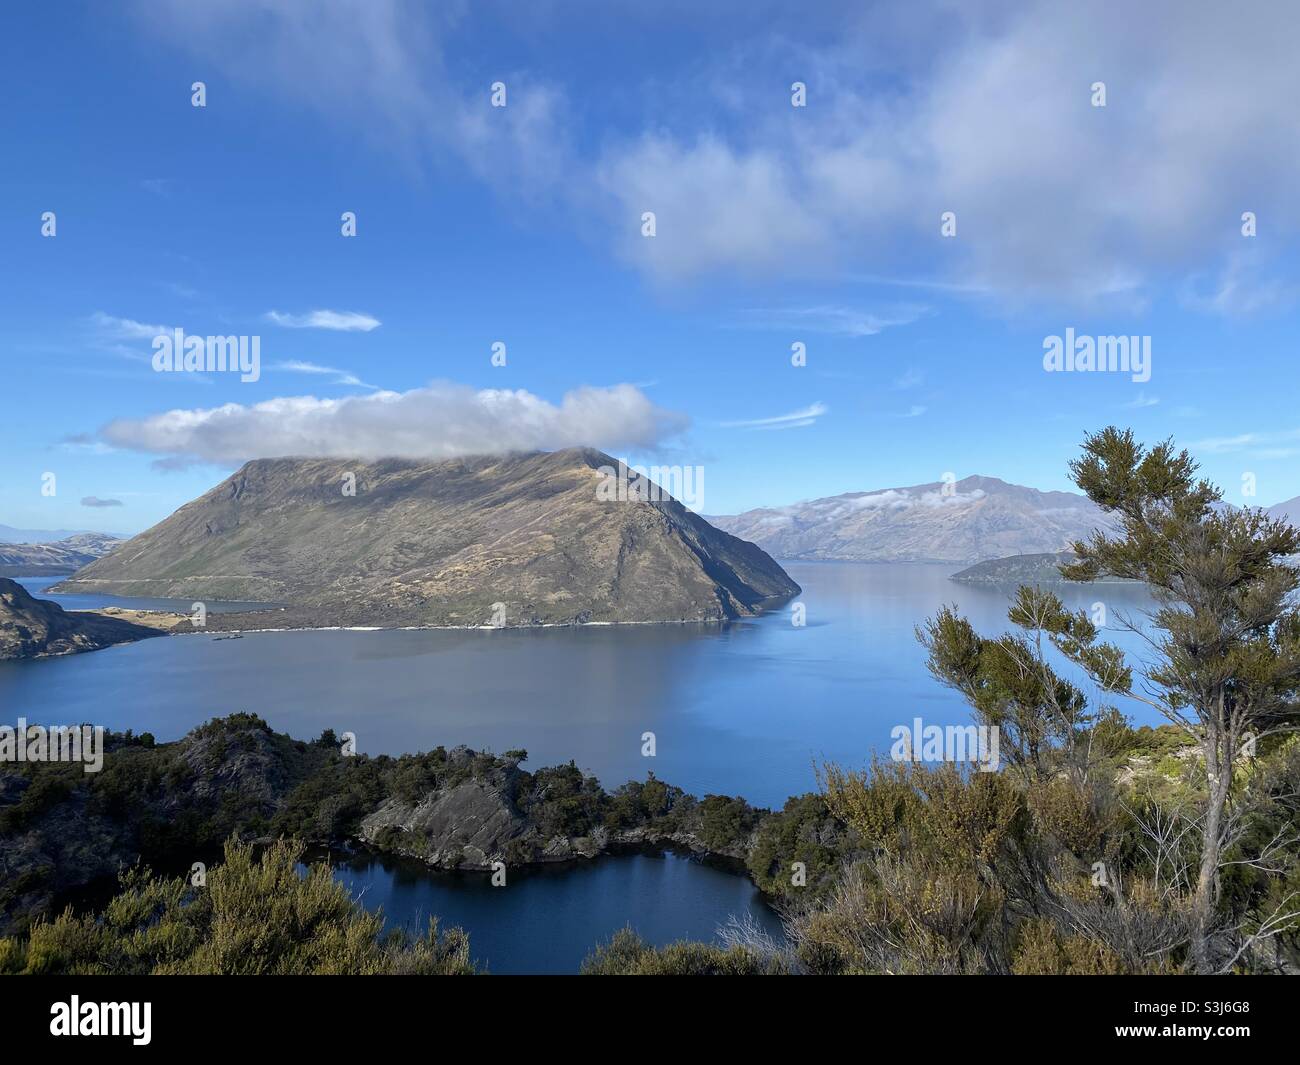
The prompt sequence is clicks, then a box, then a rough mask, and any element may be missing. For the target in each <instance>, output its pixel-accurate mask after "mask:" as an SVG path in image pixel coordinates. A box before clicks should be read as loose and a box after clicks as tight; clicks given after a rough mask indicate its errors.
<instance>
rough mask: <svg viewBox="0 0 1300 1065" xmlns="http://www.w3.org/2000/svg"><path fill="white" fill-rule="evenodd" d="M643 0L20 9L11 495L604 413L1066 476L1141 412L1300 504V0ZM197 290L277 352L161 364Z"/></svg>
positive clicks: (908, 459) (819, 463)
mask: <svg viewBox="0 0 1300 1065" xmlns="http://www.w3.org/2000/svg"><path fill="white" fill-rule="evenodd" d="M616 6H617V7H618V11H617V13H614V12H612V11H611V10H610V7H611V5H608V4H595V3H591V4H588V3H581V2H575V3H569V4H562V5H561V4H549V3H536V4H531V5H526V7H527V10H521V5H517V4H504V3H500V4H498V3H491V2H488V3H476V4H473V5H468V4H466V5H456V4H447V5H443V4H439V5H424V4H409V3H396V2H388V0H370V2H367V3H334V4H328V5H320V4H315V3H311V4H308V3H305V2H296V0H285V2H284V3H281V4H265V3H259V2H254V0H221V2H215V0H214V2H209V3H204V4H197V5H196V4H186V3H180V2H179V0H178V2H175V3H172V2H147V3H146V2H141V3H130V4H125V5H121V6H118V5H112V6H110V5H93V4H76V3H66V2H62V0H58V2H52V3H49V4H45V5H39V6H37V5H25V6H23V7H21V8H16V9H15V10H14V11H12V12H10V13H9V14H8V16H7V20H6V23H7V24H6V34H5V39H4V40H3V42H0V70H3V74H0V78H3V81H4V90H5V97H6V100H7V105H6V107H5V108H4V111H3V114H0V143H3V145H4V153H3V159H4V165H3V166H2V167H0V184H3V188H4V195H3V209H0V271H2V276H3V277H4V279H5V280H4V285H3V286H0V312H2V314H3V318H2V319H0V320H2V322H3V325H2V326H0V359H2V360H3V367H2V368H3V378H2V379H3V381H4V392H5V398H4V402H3V407H2V409H3V411H4V418H3V422H2V423H0V445H2V446H3V455H4V461H3V463H0V523H5V524H9V525H15V526H20V527H35V528H95V529H105V530H109V531H117V532H127V533H133V532H137V531H140V530H141V529H143V528H145V527H147V526H149V525H151V524H153V523H154V522H156V521H158V520H161V519H162V518H163V517H165V516H166V515H167V514H169V513H170V512H171V511H172V510H174V509H175V508H176V507H177V506H179V505H180V504H182V503H184V502H186V501H187V500H189V499H191V498H193V497H195V496H196V495H199V494H200V493H202V492H203V491H206V490H207V489H208V488H210V487H211V486H212V485H214V484H215V483H217V482H218V481H219V480H221V479H222V478H223V477H224V476H226V475H227V474H228V473H229V472H230V471H231V470H232V469H233V468H234V467H235V466H237V465H238V462H239V461H240V460H242V459H243V458H251V457H259V456H262V455H266V454H284V453H328V454H339V453H354V454H358V455H361V456H363V457H364V456H367V455H371V454H383V453H405V454H413V455H417V454H418V455H427V456H429V457H437V456H439V455H444V454H460V453H465V452H466V451H474V450H478V451H482V450H488V449H491V448H496V447H504V446H507V445H512V446H513V445H519V446H539V447H553V446H564V445H566V444H568V443H574V442H586V443H590V444H593V445H596V446H601V447H604V448H605V449H606V450H609V451H611V452H612V453H616V454H619V455H622V456H626V457H628V458H629V459H631V460H632V461H636V462H643V463H647V464H649V463H652V462H658V463H668V464H692V465H699V466H702V467H703V468H704V469H705V471H706V481H705V492H704V497H705V498H704V508H703V509H704V510H705V511H706V512H708V513H729V512H735V511H738V510H742V509H747V508H750V507H754V506H761V505H776V504H783V503H789V502H793V501H795V500H798V499H805V498H811V497H815V496H819V495H830V494H835V493H838V492H844V491H853V490H866V489H875V488H887V487H894V486H901V485H909V484H916V483H926V482H932V481H936V480H939V479H940V478H941V477H942V476H943V475H944V474H945V473H947V472H950V471H951V472H953V473H955V474H956V475H957V476H958V477H964V476H967V475H969V474H974V473H979V474H984V475H990V476H997V477H1002V478H1004V479H1006V480H1010V481H1015V482H1019V483H1024V484H1030V485H1033V486H1035V487H1039V488H1043V489H1049V488H1066V487H1069V485H1068V480H1067V474H1066V468H1065V464H1066V462H1067V461H1068V459H1070V458H1071V457H1073V456H1074V455H1075V454H1076V453H1077V449H1078V444H1079V442H1080V440H1081V439H1082V436H1083V434H1084V432H1085V431H1088V430H1094V429H1098V428H1101V427H1102V426H1104V425H1106V424H1110V423H1118V424H1123V425H1129V426H1132V427H1133V428H1134V430H1135V431H1137V433H1138V434H1139V436H1140V437H1142V438H1143V439H1146V440H1148V441H1153V440H1156V439H1159V438H1162V437H1164V436H1167V435H1172V436H1173V437H1174V438H1175V439H1176V440H1177V441H1178V442H1179V443H1182V444H1185V445H1186V446H1189V447H1191V448H1192V450H1193V452H1194V453H1195V454H1196V455H1197V457H1198V458H1199V459H1200V460H1201V461H1202V463H1203V466H1204V469H1205V471H1206V473H1207V474H1208V475H1209V476H1210V477H1212V478H1213V479H1215V480H1216V481H1218V482H1219V483H1220V484H1222V485H1223V486H1224V487H1225V489H1226V490H1227V498H1229V499H1230V500H1232V501H1234V502H1248V503H1256V504H1261V505H1269V504H1273V503H1276V502H1279V501H1281V500H1284V499H1288V498H1290V497H1293V496H1296V495H1300V462H1298V461H1297V460H1298V459H1300V416H1297V412H1296V402H1295V399H1296V388H1295V382H1296V380H1297V371H1296V362H1297V359H1296V347H1295V339H1294V338H1295V326H1296V322H1297V316H1296V294H1297V292H1300V284H1298V282H1297V271H1296V266H1297V262H1296V251H1295V249H1296V241H1295V237H1296V231H1297V228H1300V193H1297V192H1296V190H1297V189H1300V173H1298V171H1300V151H1298V150H1297V149H1298V148H1300V117H1297V113H1296V111H1295V108H1294V101H1295V100H1296V99H1297V98H1300V64H1296V63H1295V62H1294V55H1295V53H1296V49H1297V45H1298V44H1300V41H1298V40H1297V37H1300V28H1298V26H1297V23H1296V20H1295V19H1294V18H1293V17H1292V16H1291V15H1289V14H1288V13H1287V10H1286V6H1285V5H1282V4H1264V3H1260V4H1249V3H1248V4H1244V5H1234V7H1233V9H1232V11H1231V12H1228V13H1224V12H1222V11H1221V10H1220V6H1219V5H1217V4H1209V3H1205V4H1201V3H1193V4H1185V3H1180V4H1176V5H1175V4H1169V5H1165V4H1161V3H1155V4H1151V5H1143V8H1142V10H1141V12H1139V13H1134V12H1132V11H1131V10H1129V8H1128V7H1126V6H1123V5H1110V4H1099V5H1089V10H1087V11H1065V10H1063V9H1062V8H1061V6H1060V5H1054V4H1052V5H1047V4H1044V5H1035V4H1017V5H1006V6H1003V5H998V4H990V5H984V6H983V7H982V8H981V10H980V13H979V14H978V15H972V14H970V13H969V12H967V11H965V10H964V8H966V7H969V6H970V5H950V4H946V3H935V4H925V3H918V4H907V5H901V4H900V5H890V6H883V5H882V6H875V7H872V6H865V7H864V5H861V4H854V5H847V4H846V5H839V4H825V5H817V8H816V11H815V12H814V13H813V14H811V15H810V14H808V13H806V12H795V11H793V9H792V6H791V5H785V4H765V3H761V2H758V3H747V4H743V5H742V4H730V3H717V4H712V5H709V7H710V11H709V12H707V13H701V12H699V11H697V10H695V8H696V7H697V6H699V5H695V4H685V3H682V4H678V3H673V2H669V3H657V4H654V5H638V4H627V5H616ZM1175 12H1177V13H1178V14H1177V17H1174V13H1175ZM1243 26H1246V27H1249V28H1250V29H1249V32H1243V31H1242V27H1243ZM195 81H202V82H204V83H205V85H206V91H207V101H206V102H207V106H206V107H202V108H197V107H194V106H192V104H191V85H192V83H194V82H195ZM496 81H502V82H504V83H505V85H506V94H507V95H506V106H505V107H504V108H493V107H492V106H491V86H492V83H493V82H496ZM796 81H799V82H803V83H804V84H805V85H806V86H807V106H806V107H802V108H796V107H792V106H791V86H792V84H793V83H794V82H796ZM1098 81H1100V82H1104V83H1105V86H1106V106H1105V107H1096V106H1093V100H1094V91H1093V89H1092V86H1093V84H1094V83H1095V82H1098ZM47 211H52V212H54V213H55V216H56V227H57V228H56V236H54V237H44V236H42V235H41V226H42V221H41V219H42V214H43V213H44V212H47ZM344 211H353V212H355V213H356V215H357V236H356V237H343V236H341V234H340V215H341V214H342V212H344ZM645 211H653V212H654V213H655V216H656V233H655V236H654V237H645V236H643V235H642V232H641V229H642V221H641V219H642V214H643V212H645ZM945 211H952V212H954V213H955V215H956V219H957V230H956V235H955V236H954V237H944V236H942V235H941V232H940V219H941V215H942V214H943V212H945ZM1246 211H1251V212H1254V213H1255V216H1256V225H1257V233H1256V235H1255V236H1253V237H1247V236H1244V235H1243V234H1242V232H1241V228H1242V222H1241V216H1242V213H1243V212H1246ZM317 312H332V313H330V314H321V313H317ZM342 326H346V327H347V328H341V327H342ZM164 327H165V328H168V329H171V328H176V327H180V328H183V329H184V331H185V332H186V333H187V334H190V335H200V336H203V335H210V334H220V335H248V336H254V335H256V336H258V337H260V351H261V375H260V378H259V380H257V381H256V382H247V383H245V382H240V381H239V380H238V378H237V377H236V376H234V375H229V374H226V375H223V374H216V375H211V374H184V373H181V374H169V373H157V372H155V371H154V369H153V367H152V366H151V364H150V357H151V354H152V338H153V336H155V335H156V334H157V333H158V331H159V330H160V329H162V328H164ZM1067 327H1069V328H1073V329H1074V330H1075V332H1076V333H1077V334H1089V335H1126V336H1127V335H1141V336H1149V337H1150V338H1151V350H1152V366H1151V376H1150V380H1148V381H1142V382H1135V381H1133V380H1131V376H1132V375H1129V374H1121V373H1048V372H1045V371H1044V368H1043V364H1042V357H1043V343H1044V338H1045V337H1047V336H1051V335H1062V334H1064V332H1065V330H1066V328H1067ZM496 341H501V342H504V343H505V344H506V351H507V357H506V365H505V366H493V365H492V364H491V361H490V357H491V345H492V344H493V343H494V342H496ZM795 342H803V343H804V344H806V346H807V365H805V366H793V365H791V359H790V352H791V344H793V343H795ZM326 371H330V372H326ZM566 396H567V397H568V398H567V399H566ZM275 401H283V402H279V403H276V402H275ZM268 404H269V406H267V405H268ZM259 405H260V406H259ZM46 472H53V473H55V474H56V477H57V491H56V494H55V495H53V496H47V495H42V492H41V485H42V480H41V478H42V474H43V473H46ZM1248 473H1249V474H1254V476H1255V480H1256V484H1257V493H1258V494H1257V496H1256V497H1253V498H1244V497H1243V496H1242V494H1241V490H1240V485H1241V483H1242V477H1243V475H1244V474H1248ZM87 499H90V500H98V501H100V502H103V501H114V500H115V501H117V502H118V503H119V504H120V505H110V506H90V505H85V504H84V503H83V501H84V500H87Z"/></svg>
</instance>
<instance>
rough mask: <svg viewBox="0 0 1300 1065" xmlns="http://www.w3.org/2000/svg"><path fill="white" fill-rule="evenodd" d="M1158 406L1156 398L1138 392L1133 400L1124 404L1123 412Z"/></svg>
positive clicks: (1157, 398) (1158, 399) (1158, 400)
mask: <svg viewBox="0 0 1300 1065" xmlns="http://www.w3.org/2000/svg"><path fill="white" fill-rule="evenodd" d="M1159 405H1160V398H1159V397H1158V396H1148V395H1147V394H1146V393H1145V392H1139V393H1138V394H1137V397H1136V398H1135V399H1130V400H1129V401H1128V402H1127V403H1125V404H1124V409H1125V410H1142V409H1143V408H1145V407H1156V406H1159Z"/></svg>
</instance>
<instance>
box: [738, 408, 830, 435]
mask: <svg viewBox="0 0 1300 1065" xmlns="http://www.w3.org/2000/svg"><path fill="white" fill-rule="evenodd" d="M828 410H830V408H829V407H828V406H826V404H825V403H812V404H810V405H809V406H807V407H803V408H801V409H800V410H795V411H791V412H790V413H789V414H778V415H776V416H775V417H771V418H746V419H743V420H741V421H734V422H722V423H720V424H721V425H722V427H723V428H724V429H803V428H805V427H806V426H809V425H815V424H817V419H818V418H820V417H821V416H822V415H823V414H825V413H826V412H827V411H828Z"/></svg>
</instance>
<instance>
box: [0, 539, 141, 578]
mask: <svg viewBox="0 0 1300 1065" xmlns="http://www.w3.org/2000/svg"><path fill="white" fill-rule="evenodd" d="M124 542H125V541H123V540H122V539H121V538H120V537H117V536H109V535H107V534H106V533H77V534H75V535H73V536H69V537H68V538H67V539H65V540H59V541H57V542H55V543H30V544H11V543H0V577H45V576H51V577H53V576H62V575H64V574H68V573H75V572H76V571H77V570H79V569H80V568H81V567H82V566H84V565H86V564H87V563H90V562H94V561H95V559H97V558H102V557H103V556H104V555H107V554H108V553H109V552H110V551H112V550H113V549H114V548H116V547H117V546H118V545H119V544H121V543H124Z"/></svg>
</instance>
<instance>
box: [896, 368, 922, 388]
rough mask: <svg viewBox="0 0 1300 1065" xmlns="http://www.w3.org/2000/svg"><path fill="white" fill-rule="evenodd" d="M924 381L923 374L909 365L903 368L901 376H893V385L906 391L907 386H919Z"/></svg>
mask: <svg viewBox="0 0 1300 1065" xmlns="http://www.w3.org/2000/svg"><path fill="white" fill-rule="evenodd" d="M924 383H925V375H924V374H922V373H921V371H920V370H916V369H913V368H911V367H909V368H908V369H906V370H904V371H903V374H902V376H900V377H896V378H894V387H895V388H896V389H898V391H900V392H906V391H907V390H908V389H909V388H919V387H920V386H921V385H923V384H924Z"/></svg>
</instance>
